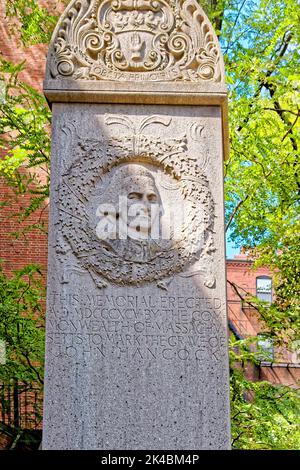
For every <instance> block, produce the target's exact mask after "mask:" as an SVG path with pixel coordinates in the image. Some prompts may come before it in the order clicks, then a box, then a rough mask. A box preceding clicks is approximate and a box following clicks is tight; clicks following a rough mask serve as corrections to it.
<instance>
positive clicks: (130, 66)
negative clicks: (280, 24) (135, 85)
mask: <svg viewBox="0 0 300 470" xmlns="http://www.w3.org/2000/svg"><path fill="white" fill-rule="evenodd" d="M48 78H51V79H66V78H67V79H74V80H108V81H139V82H140V81H145V82H149V81H150V82H151V81H159V82H168V81H170V82H173V81H193V82H203V81H204V82H208V81H210V82H215V83H224V66H223V59H222V55H221V52H220V47H219V44H218V40H217V37H216V35H215V33H214V31H213V28H212V26H211V24H210V22H209V20H208V19H207V17H206V15H205V13H204V12H203V10H202V8H201V7H200V6H199V4H198V3H197V1H196V0H168V1H167V0H73V1H72V2H71V3H70V5H69V6H68V8H67V9H66V11H65V13H64V14H63V16H62V17H61V19H60V21H59V23H58V26H57V28H56V30H55V32H54V37H53V40H52V44H51V46H50V51H49V58H48Z"/></svg>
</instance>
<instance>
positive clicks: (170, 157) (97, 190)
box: [57, 115, 214, 287]
mask: <svg viewBox="0 0 300 470" xmlns="http://www.w3.org/2000/svg"><path fill="white" fill-rule="evenodd" d="M104 121H105V125H106V126H107V127H108V128H112V129H113V128H116V129H118V132H116V136H114V131H113V130H112V131H111V133H112V137H111V138H109V139H108V140H104V139H101V140H91V139H83V138H80V137H78V136H77V140H76V139H74V138H73V139H72V141H73V142H74V141H75V148H74V151H75V152H76V154H77V155H78V157H77V158H76V160H75V162H74V163H73V164H72V165H71V166H70V167H69V168H68V167H66V169H65V172H64V175H63V179H62V182H61V184H60V185H59V188H58V200H57V203H58V208H59V224H60V230H59V234H60V235H59V240H58V241H57V250H58V251H59V252H60V253H63V252H64V251H65V252H66V251H67V249H65V248H64V247H66V246H67V247H69V248H70V249H71V251H72V252H73V254H74V255H75V256H76V257H77V259H78V261H79V263H80V266H81V267H82V268H84V269H86V270H88V272H89V273H90V274H91V276H92V277H93V279H94V281H95V282H96V284H97V285H98V286H99V287H102V286H104V285H105V283H106V282H111V283H116V284H119V285H124V284H129V285H130V284H132V285H140V284H143V283H145V282H157V283H161V281H163V280H167V279H168V278H170V277H171V276H173V275H175V274H179V275H185V273H186V272H188V271H189V268H190V267H191V266H195V263H196V264H197V263H198V268H194V271H196V272H198V274H199V272H202V273H203V274H205V275H206V278H205V280H204V282H206V283H207V285H209V284H210V287H212V286H213V283H214V281H213V280H212V273H211V272H210V264H211V263H210V255H211V254H212V252H213V251H214V242H213V228H214V202H213V198H212V195H211V191H210V188H209V183H208V180H207V178H206V176H205V175H204V171H203V168H202V167H201V162H197V159H195V158H194V157H193V156H191V155H189V151H188V136H187V134H183V135H182V136H180V137H178V138H175V139H174V138H162V137H156V136H153V135H151V132H150V131H148V128H150V127H152V126H164V127H166V128H167V127H168V126H169V125H170V122H171V118H166V117H164V116H149V117H147V118H145V119H143V120H142V121H141V122H140V123H139V124H138V125H136V123H134V122H133V121H132V120H131V118H129V117H128V116H117V115H116V116H113V115H106V116H105V119H104ZM120 128H123V129H125V133H124V134H122V133H120ZM195 129H196V130H195ZM197 129H198V128H197V126H196V127H195V124H194V125H192V127H191V129H190V137H189V138H191V139H192V138H193V136H194V137H195V135H196V134H197ZM198 131H199V129H198ZM195 132H196V134H195ZM200 133H201V129H200ZM202 163H203V162H202ZM73 208H76V211H75V212H74V210H73ZM204 277H205V276H204Z"/></svg>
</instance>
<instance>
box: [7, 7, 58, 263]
mask: <svg viewBox="0 0 300 470" xmlns="http://www.w3.org/2000/svg"><path fill="white" fill-rule="evenodd" d="M49 3H52V4H53V2H49ZM10 24H11V21H10V22H8V20H7V19H6V17H5V11H4V1H3V0H1V3H0V38H1V41H0V54H1V56H2V57H3V58H4V59H6V60H8V61H11V62H13V63H14V64H17V63H20V62H22V61H24V60H25V61H26V64H25V69H24V71H23V72H21V74H20V79H22V80H23V81H25V82H26V83H27V84H29V85H31V86H33V87H35V88H36V89H38V90H40V91H41V90H42V83H43V78H44V74H45V63H46V53H47V46H46V45H44V44H38V45H34V46H31V47H28V48H25V47H22V45H21V44H20V43H16V39H15V37H14V36H11V35H10V32H9V31H10ZM24 171H26V169H25V168H24ZM41 177H43V174H42V172H41ZM7 198H9V201H10V202H9V204H8V205H7V206H6V207H5V208H1V209H0V259H2V260H4V268H5V270H6V271H12V270H15V269H19V268H21V267H23V266H24V265H26V264H29V263H38V264H40V265H41V266H43V267H45V266H46V264H47V239H46V235H45V234H43V233H42V232H41V231H39V230H33V231H31V232H30V233H27V234H26V235H25V236H24V235H22V236H21V237H20V238H19V239H16V238H15V237H14V236H12V235H11V233H13V232H20V231H21V229H22V228H24V227H25V226H26V225H27V226H28V225H29V224H35V223H38V222H39V221H40V220H41V221H44V222H46V221H47V217H48V210H47V209H46V210H45V211H44V212H43V213H42V214H41V212H37V213H36V214H34V215H33V216H32V217H30V219H29V220H28V221H27V222H26V224H22V225H21V224H20V223H19V222H18V218H17V217H16V216H14V214H18V213H19V212H20V210H22V209H24V208H25V207H28V205H29V203H30V196H29V195H28V194H25V195H22V196H21V197H19V198H18V199H15V198H14V195H13V192H12V191H11V190H10V189H9V188H8V187H7V185H6V183H5V181H4V180H1V179H0V204H1V202H3V201H4V200H7ZM40 218H41V219H40Z"/></svg>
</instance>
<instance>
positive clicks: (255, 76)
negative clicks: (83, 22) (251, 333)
mask: <svg viewBox="0 0 300 470" xmlns="http://www.w3.org/2000/svg"><path fill="white" fill-rule="evenodd" d="M61 3H67V2H53V7H52V12H51V14H48V12H47V10H46V9H44V8H41V7H40V6H39V2H37V1H36V0H30V1H29V2H28V1H26V2H25V1H24V0H15V1H13V2H12V1H9V0H6V6H7V14H8V15H13V16H14V17H16V18H17V23H16V26H15V30H14V34H17V36H18V38H19V40H20V41H22V42H23V43H25V44H26V45H29V44H31V43H37V42H43V41H46V42H48V40H49V37H50V34H51V31H52V29H53V26H54V24H55V22H56V18H55V14H57V12H56V13H55V7H56V6H58V5H60V4H61ZM199 3H200V4H201V5H202V6H203V7H204V9H205V10H206V11H207V13H208V15H209V17H210V18H211V20H212V22H213V23H214V26H215V29H216V31H217V34H218V36H219V38H220V41H221V45H222V49H223V53H224V58H225V64H226V71H227V80H228V87H229V101H230V113H229V115H230V145H231V152H230V158H229V160H228V161H227V162H226V164H225V183H226V221H227V230H228V232H229V236H230V237H231V239H232V240H234V241H235V242H236V243H237V244H238V245H240V246H243V247H244V249H245V250H246V251H248V252H250V253H251V254H252V256H253V257H254V259H255V261H256V263H255V266H258V265H260V264H264V265H267V266H269V267H270V268H271V269H272V270H273V272H274V280H275V289H276V300H275V302H274V304H272V306H271V307H268V308H266V306H265V305H264V304H262V303H259V302H257V301H255V302H256V305H257V308H258V309H259V311H260V314H261V315H262V317H263V319H264V321H265V323H266V326H267V327H268V329H269V332H270V334H271V335H272V337H273V339H274V341H275V342H277V343H278V344H282V343H284V344H285V345H288V344H290V343H291V342H295V341H297V339H298V338H299V318H300V315H299V310H300V300H299V299H300V289H299V282H298V278H299V271H300V249H299V246H298V245H299V240H298V238H299V237H298V234H299V231H300V230H299V229H300V218H299V212H300V209H299V208H300V204H299V202H300V200H299V199H300V197H299V196H300V159H299V131H300V125H299V115H300V102H299V93H298V92H299V81H300V80H299V70H300V68H299V57H300V56H299V51H298V44H299V35H300V29H299V26H298V25H299V10H297V8H295V2H294V0H202V1H200V2H199ZM22 66H24V64H22V65H21V64H20V65H19V66H17V67H15V66H12V65H11V64H9V63H8V62H6V61H5V60H3V59H1V58H0V80H1V79H2V80H3V81H4V82H5V84H6V88H5V89H6V92H5V95H4V106H3V111H2V108H1V111H0V134H2V135H3V137H2V140H0V147H2V148H3V149H6V150H8V154H7V157H6V158H4V159H3V160H2V162H1V163H0V176H1V175H2V176H4V177H5V178H6V179H7V181H8V182H9V184H10V185H11V187H12V188H14V190H15V191H16V194H19V193H22V192H23V193H24V192H28V191H31V195H32V202H31V204H30V206H29V207H28V209H27V211H25V213H24V214H22V217H21V219H22V218H24V217H27V216H28V215H30V214H31V213H32V212H33V211H37V210H43V207H44V203H45V201H46V199H47V196H48V186H49V178H47V180H46V183H44V182H43V183H41V181H38V180H37V178H36V177H35V175H34V172H32V171H29V176H28V173H27V176H26V175H24V172H23V171H22V165H23V166H24V165H25V166H27V169H29V170H34V168H35V167H36V166H40V165H42V166H44V167H45V171H46V173H48V171H49V148H50V143H49V135H48V130H49V124H50V119H51V116H50V113H49V111H48V108H47V105H46V102H45V100H44V98H43V97H42V96H41V95H39V94H38V93H37V92H36V91H35V90H33V89H32V88H30V87H28V86H26V85H25V84H23V83H22V82H20V80H19V79H18V74H19V72H20V70H21V67H22ZM32 111H33V113H32ZM16 118H17V119H16ZM40 228H42V229H44V227H40ZM248 301H249V302H252V301H253V299H251V298H249V299H248ZM237 348H238V349H239V353H238V354H237V353H236V352H235V351H236V349H237ZM250 351H251V348H250V346H249V344H248V342H246V343H243V342H236V341H234V342H233V343H232V348H231V354H232V356H231V359H232V360H231V369H232V370H231V372H232V375H231V377H232V379H231V388H232V409H233V441H234V446H235V447H238V448H268V449H270V448H296V447H299V446H300V444H299V440H300V439H299V435H297V434H296V433H294V435H293V436H292V435H290V434H289V433H288V432H286V431H287V429H289V430H292V429H293V424H292V423H291V421H292V420H293V419H294V417H295V416H296V411H297V410H296V406H295V400H296V398H295V397H296V395H295V393H296V392H293V391H291V390H285V389H284V390H283V389H280V388H276V387H273V386H271V385H270V384H265V383H262V384H260V383H256V384H255V383H251V382H249V381H247V380H246V379H245V377H244V375H243V374H242V371H241V370H240V368H239V367H236V363H237V362H238V363H241V362H243V361H254V363H255V361H257V359H256V358H255V357H253V356H252V353H251V352H250ZM248 392H249V393H250V395H251V396H252V398H251V400H250V399H248V398H249V393H248ZM245 396H246V397H248V398H247V399H245ZM275 405H276V406H275ZM281 405H282V407H281ZM241 417H243V419H244V418H245V423H246V430H244V431H243V432H242V433H240V427H241V425H242V421H241ZM268 422H269V424H268ZM270 423H271V424H270ZM261 433H263V435H261Z"/></svg>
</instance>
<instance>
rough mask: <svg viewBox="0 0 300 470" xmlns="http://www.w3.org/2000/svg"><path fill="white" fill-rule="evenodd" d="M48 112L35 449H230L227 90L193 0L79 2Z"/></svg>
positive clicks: (55, 62) (52, 74) (50, 77)
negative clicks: (40, 391)
mask: <svg viewBox="0 0 300 470" xmlns="http://www.w3.org/2000/svg"><path fill="white" fill-rule="evenodd" d="M44 92H45V95H46V97H47V99H48V101H49V103H51V105H52V110H53V135H52V164H51V214H50V230H49V273H48V298H47V335H46V336H47V341H46V379H45V404H44V430H43V449H104V450H105V449H110V450H118V449H122V450H126V449H129V450H136V449H175V450H182V449H229V447H230V427H229V378H228V369H229V367H228V353H227V318H226V282H225V255H224V200H223V171H222V168H223V158H224V157H226V153H227V141H228V136H227V127H226V126H227V124H226V122H227V121H226V118H227V92H226V86H225V76H224V65H223V59H222V56H221V52H220V47H219V44H218V40H217V38H216V35H215V33H214V31H213V29H212V26H211V24H210V23H209V21H208V19H207V17H206V15H205V13H204V12H203V10H202V8H201V7H200V6H199V4H198V3H197V1H196V0H168V1H167V0H73V1H72V2H71V3H70V5H69V6H68V7H67V9H66V11H65V13H64V14H63V15H62V17H61V19H60V21H59V23H58V25H57V27H56V30H55V32H54V35H53V39H52V42H51V45H50V49H49V55H48V62H47V72H46V79H45V85H44Z"/></svg>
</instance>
